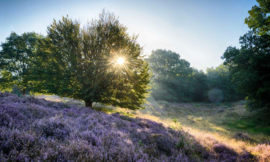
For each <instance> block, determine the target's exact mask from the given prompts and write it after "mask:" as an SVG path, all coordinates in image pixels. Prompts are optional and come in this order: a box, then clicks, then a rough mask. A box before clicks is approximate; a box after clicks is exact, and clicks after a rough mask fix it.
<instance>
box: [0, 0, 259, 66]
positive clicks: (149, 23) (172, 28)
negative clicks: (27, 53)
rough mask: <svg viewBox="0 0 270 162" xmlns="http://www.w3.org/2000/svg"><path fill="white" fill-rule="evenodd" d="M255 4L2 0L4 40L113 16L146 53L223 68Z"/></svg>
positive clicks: (226, 0)
mask: <svg viewBox="0 0 270 162" xmlns="http://www.w3.org/2000/svg"><path fill="white" fill-rule="evenodd" d="M256 4H257V2H256V0H100V1H99V0H76V1H75V0H73V1H72V0H17V1H16V0H0V42H5V39H6V38H7V37H8V36H9V35H10V33H11V32H12V31H13V32H16V33H17V34H22V33H24V32H32V31H34V32H37V33H39V34H42V35H46V33H47V27H48V26H49V25H50V24H51V23H52V21H53V19H56V20H59V19H61V17H62V16H66V15H69V17H70V18H72V19H74V20H75V19H76V20H79V21H80V22H81V24H82V26H83V25H84V24H86V23H87V21H91V20H92V19H98V15H99V13H101V11H102V10H103V9H105V10H108V11H110V12H113V13H114V14H115V15H116V16H117V17H119V21H120V23H121V24H123V25H125V26H126V27H127V28H128V32H129V34H130V35H133V34H135V35H139V37H138V43H139V44H140V45H141V46H143V47H144V51H143V52H144V54H145V55H150V54H151V52H152V50H156V49H166V50H171V51H173V52H176V53H178V54H180V56H181V58H182V59H185V60H187V61H189V62H190V64H191V66H192V67H194V68H197V69H199V70H204V71H205V70H206V68H208V67H217V66H219V65H220V64H222V62H223V60H222V59H221V56H222V55H223V53H224V51H225V50H226V48H227V47H228V46H236V47H239V37H240V36H242V35H244V34H245V33H246V32H247V31H248V30H249V29H248V26H247V25H246V24H245V23H244V20H245V18H246V17H248V10H250V9H251V8H252V6H254V5H256Z"/></svg>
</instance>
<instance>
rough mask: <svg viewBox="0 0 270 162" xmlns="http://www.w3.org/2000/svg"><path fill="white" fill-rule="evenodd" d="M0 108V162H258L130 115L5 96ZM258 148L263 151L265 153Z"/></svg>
mask: <svg viewBox="0 0 270 162" xmlns="http://www.w3.org/2000/svg"><path fill="white" fill-rule="evenodd" d="M0 105H1V106H0V114H1V115H0V126H1V128H0V129H1V131H0V132H1V133H0V150H1V153H0V158H1V161H228V160H229V161H254V160H259V159H258V158H260V157H259V156H257V157H256V156H254V155H252V154H251V153H249V152H248V151H246V152H241V153H240V152H237V151H234V150H233V149H232V148H230V147H229V146H227V145H224V144H222V143H220V142H218V141H216V142H215V144H214V145H213V146H212V147H211V148H208V147H206V146H203V145H202V144H201V141H197V139H196V137H194V136H193V135H191V134H190V133H189V132H186V131H184V129H179V128H180V127H177V128H170V127H168V126H167V125H166V124H162V123H159V122H155V121H153V120H148V119H145V118H139V117H134V118H132V117H128V116H126V115H122V114H128V115H129V114H130V113H129V112H125V113H124V112H122V114H121V113H117V112H116V113H111V114H106V113H104V112H100V111H95V110H91V109H89V108H86V107H81V106H78V105H75V104H67V103H63V102H52V101H46V100H44V99H37V98H34V97H32V96H26V97H18V96H17V95H13V94H9V93H0ZM97 108H98V107H97ZM107 109H108V108H107ZM114 110H116V109H114ZM146 110H147V109H146ZM130 115H131V116H132V114H130ZM133 115H134V116H135V113H134V114H133ZM262 146H263V147H264V148H263V149H264V150H265V149H267V148H269V146H267V145H262ZM268 158H269V157H268ZM261 160H267V159H261Z"/></svg>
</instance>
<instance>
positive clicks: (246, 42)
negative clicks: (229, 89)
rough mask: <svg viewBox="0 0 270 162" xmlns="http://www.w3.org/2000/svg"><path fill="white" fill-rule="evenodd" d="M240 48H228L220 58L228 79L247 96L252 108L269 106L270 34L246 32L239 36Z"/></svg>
mask: <svg viewBox="0 0 270 162" xmlns="http://www.w3.org/2000/svg"><path fill="white" fill-rule="evenodd" d="M240 43H241V48H240V49H237V48H234V47H228V48H227V50H226V51H225V53H224V54H223V56H222V58H223V59H225V61H224V64H226V65H228V66H229V68H230V72H231V77H232V82H233V83H234V84H235V85H236V88H237V90H238V91H239V92H241V93H244V94H245V95H247V98H248V100H249V104H248V106H249V107H250V108H252V109H257V108H263V107H268V108H269V107H270V102H269V97H270V89H269V87H270V76H269V71H270V66H269V61H270V55H269V54H270V49H269V44H270V36H269V35H261V36H259V35H257V34H255V33H254V32H249V33H247V34H245V35H244V36H242V37H240Z"/></svg>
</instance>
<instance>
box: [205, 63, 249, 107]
mask: <svg viewBox="0 0 270 162" xmlns="http://www.w3.org/2000/svg"><path fill="white" fill-rule="evenodd" d="M206 71H207V80H208V81H207V83H208V88H209V92H208V93H209V95H210V94H215V97H216V98H219V101H218V102H221V101H238V100H241V99H244V96H243V94H241V93H238V92H237V91H236V85H235V84H234V83H232V82H231V75H230V71H229V67H228V66H225V65H220V66H218V67H216V68H207V70H206ZM209 95H208V97H209V100H210V101H211V99H210V98H211V95H210V96H209ZM217 95H220V96H217ZM212 98H213V97H212Z"/></svg>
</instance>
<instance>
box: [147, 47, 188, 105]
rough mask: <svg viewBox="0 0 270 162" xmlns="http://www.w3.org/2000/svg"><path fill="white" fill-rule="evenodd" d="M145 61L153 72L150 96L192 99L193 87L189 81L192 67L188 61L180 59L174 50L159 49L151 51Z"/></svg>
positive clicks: (171, 99) (176, 100)
mask: <svg viewBox="0 0 270 162" xmlns="http://www.w3.org/2000/svg"><path fill="white" fill-rule="evenodd" d="M147 61H148V62H149V64H150V67H151V71H152V73H153V76H152V96H153V97H154V98H155V99H156V100H166V101H170V102H180V101H191V100H192V90H193V89H192V86H190V84H191V82H189V76H190V75H191V74H192V69H191V67H190V64H189V62H188V61H186V60H184V59H180V55H179V54H177V53H175V52H172V51H167V50H161V49H158V50H155V51H152V53H151V55H150V56H149V58H147Z"/></svg>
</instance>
